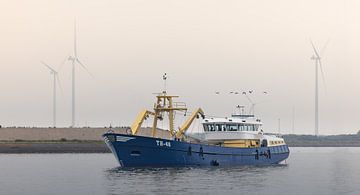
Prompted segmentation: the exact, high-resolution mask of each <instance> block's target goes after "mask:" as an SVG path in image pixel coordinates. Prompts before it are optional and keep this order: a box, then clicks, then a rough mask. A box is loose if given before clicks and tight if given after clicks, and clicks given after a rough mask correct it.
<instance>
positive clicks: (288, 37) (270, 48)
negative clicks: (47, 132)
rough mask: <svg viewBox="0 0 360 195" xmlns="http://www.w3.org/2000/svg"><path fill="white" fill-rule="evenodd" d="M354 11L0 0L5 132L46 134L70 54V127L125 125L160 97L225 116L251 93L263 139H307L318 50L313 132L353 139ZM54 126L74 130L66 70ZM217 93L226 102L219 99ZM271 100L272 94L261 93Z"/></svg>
mask: <svg viewBox="0 0 360 195" xmlns="http://www.w3.org/2000/svg"><path fill="white" fill-rule="evenodd" d="M359 10H360V1H356V0H348V1H344V0H317V1H314V0H301V1H300V0H298V1H295V0H293V1H291V0H290V1H289V0H272V1H268V0H264V1H260V0H257V1H254V0H248V1H246V0H241V1H240V0H237V1H230V0H229V1H220V0H218V1H213V0H182V1H172V0H151V1H148V0H125V1H121V0H114V1H106V0H101V1H100V0H99V1H90V0H83V1H75V0H71V1H70V0H69V1H64V0H59V1H51V0H32V1H26V0H24V1H19V0H0V54H1V55H0V90H1V91H0V124H2V125H3V126H11V125H19V126H23V125H26V126H48V125H51V122H52V80H51V79H52V78H51V75H50V73H49V71H48V70H47V69H46V68H45V67H44V66H43V65H42V64H41V63H40V61H41V60H43V61H45V62H47V63H48V64H50V65H52V66H53V67H55V68H59V65H60V64H61V62H62V61H63V60H64V59H65V58H66V57H67V56H69V55H70V54H72V52H73V25H74V18H76V21H77V29H78V30H77V31H78V56H79V58H80V59H81V60H82V61H83V63H85V64H86V66H87V67H88V69H89V70H90V71H91V72H92V73H93V74H94V78H92V77H90V76H89V75H88V74H87V73H86V72H85V71H84V70H83V69H81V68H80V67H78V68H77V125H79V126H82V125H85V124H87V125H90V126H104V125H107V126H108V125H109V124H110V123H112V124H113V125H119V124H120V125H129V124H131V123H132V122H133V119H134V118H135V116H136V115H137V113H138V112H139V111H140V110H141V109H142V108H149V109H150V108H151V107H152V105H153V101H154V97H153V94H152V93H154V92H159V91H161V89H162V87H163V83H162V79H161V78H162V74H163V73H164V72H167V73H168V75H169V79H168V91H169V92H170V93H174V94H177V95H180V96H181V99H180V101H185V102H187V104H188V106H189V107H190V108H191V110H192V109H194V108H196V107H202V108H203V109H204V110H205V112H206V113H207V114H209V115H212V116H226V115H230V114H231V113H232V112H233V111H234V107H235V106H236V105H238V104H240V105H245V106H248V105H249V102H248V101H247V99H246V98H245V97H244V96H241V95H238V96H235V95H230V94H229V92H230V91H239V92H241V91H245V90H254V91H255V92H256V94H255V95H253V100H254V101H255V102H260V103H259V104H258V105H257V106H256V108H255V110H256V114H257V115H258V116H259V117H260V118H262V120H263V122H264V130H265V131H273V132H274V131H277V128H278V118H281V131H282V132H283V133H289V132H291V124H292V108H293V107H294V108H295V133H306V134H310V133H311V134H313V132H314V74H315V73H314V67H315V66H314V62H313V61H312V60H310V57H311V55H312V54H313V51H312V48H311V45H310V42H309V38H310V37H311V38H312V39H313V41H314V42H315V44H316V46H317V47H318V48H319V50H320V48H322V47H323V45H324V44H325V42H326V41H327V40H328V39H329V38H330V42H329V44H328V47H327V49H326V51H325V52H324V54H323V59H322V60H323V61H322V62H323V65H324V72H325V80H326V90H325V87H324V83H323V82H322V81H321V78H320V80H319V81H320V134H339V133H355V132H357V131H358V130H360V120H359V116H360V101H359V99H360V98H359V97H360V82H359V75H360V59H359V56H360V50H359V47H360V36H359V35H360V12H359ZM60 78H61V81H62V83H61V84H62V87H63V93H60V94H59V96H58V99H59V101H58V107H59V108H58V124H59V125H60V126H69V125H70V122H71V99H70V98H71V66H70V63H69V62H67V63H66V64H64V66H62V68H61V69H60ZM215 91H220V92H222V93H221V94H220V95H215ZM262 91H268V92H269V94H268V95H266V96H265V95H262V94H261V92H262Z"/></svg>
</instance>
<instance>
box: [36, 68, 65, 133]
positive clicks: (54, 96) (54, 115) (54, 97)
mask: <svg viewBox="0 0 360 195" xmlns="http://www.w3.org/2000/svg"><path fill="white" fill-rule="evenodd" d="M41 63H42V64H44V65H45V67H47V68H48V69H49V70H50V74H52V75H53V83H54V86H53V127H56V81H58V82H59V87H60V89H61V85H60V80H59V75H58V72H57V71H56V70H54V69H53V68H51V67H50V66H49V65H47V64H46V63H45V62H41Z"/></svg>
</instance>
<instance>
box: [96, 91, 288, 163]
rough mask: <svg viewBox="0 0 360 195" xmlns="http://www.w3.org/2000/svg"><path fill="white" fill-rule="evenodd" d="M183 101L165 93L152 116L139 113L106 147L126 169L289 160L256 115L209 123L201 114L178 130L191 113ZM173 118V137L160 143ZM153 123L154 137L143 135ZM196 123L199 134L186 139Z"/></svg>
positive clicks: (282, 144)
mask: <svg viewBox="0 0 360 195" xmlns="http://www.w3.org/2000/svg"><path fill="white" fill-rule="evenodd" d="M175 98H178V96H172V95H168V94H167V93H166V91H163V92H162V93H160V94H157V96H156V102H155V104H154V107H153V110H154V111H148V110H143V111H141V112H140V114H139V115H138V117H137V118H136V120H135V122H134V123H133V125H132V126H131V128H130V129H129V131H128V132H127V133H124V134H119V133H114V132H112V131H110V132H107V133H105V134H104V135H103V137H104V140H105V143H106V144H107V146H108V147H109V148H110V150H111V151H112V153H113V154H114V155H115V157H116V159H117V160H118V162H119V164H120V166H121V167H173V166H235V165H271V164H278V163H280V162H282V161H284V160H286V159H287V158H288V156H289V153H290V151H289V148H288V146H287V144H286V143H285V141H284V139H283V138H281V136H279V135H269V134H265V133H264V132H263V130H262V122H261V120H260V119H258V118H256V117H255V116H254V115H253V114H244V113H235V114H232V115H231V116H230V117H216V118H215V117H207V116H206V115H205V114H204V112H203V110H202V109H201V108H198V109H196V110H195V111H194V112H193V113H192V114H191V115H190V116H189V117H188V118H187V119H186V121H185V122H184V124H182V126H181V127H180V128H178V129H177V130H175V128H174V116H175V112H186V111H187V107H186V104H185V103H183V102H175V101H173V100H174V99H175ZM165 113H167V114H168V121H169V129H168V131H169V135H170V136H169V137H168V138H163V137H160V136H159V135H158V134H157V132H158V131H159V130H158V127H157V126H158V121H159V120H163V119H164V116H166V115H165ZM149 117H153V122H152V129H151V136H140V135H138V131H139V128H140V127H141V125H142V123H143V122H144V120H146V119H148V118H149ZM194 120H201V122H200V124H201V125H200V128H202V129H200V131H198V132H196V133H191V134H189V133H187V130H188V129H189V127H190V126H191V124H192V123H193V121H194Z"/></svg>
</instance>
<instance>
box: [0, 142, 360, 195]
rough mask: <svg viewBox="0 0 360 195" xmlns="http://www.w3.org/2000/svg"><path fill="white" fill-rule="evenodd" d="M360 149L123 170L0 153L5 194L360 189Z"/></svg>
mask: <svg viewBox="0 0 360 195" xmlns="http://www.w3.org/2000/svg"><path fill="white" fill-rule="evenodd" d="M359 162H360V148H291V155H290V158H289V159H288V160H287V162H286V164H285V165H277V166H268V167H228V168H221V167H217V168H216V167H215V168H214V167H207V168H197V167H195V168H163V169H119V168H117V162H116V160H115V158H114V157H113V156H112V154H0V194H240V193H241V194H262V195H263V194H360V163H359Z"/></svg>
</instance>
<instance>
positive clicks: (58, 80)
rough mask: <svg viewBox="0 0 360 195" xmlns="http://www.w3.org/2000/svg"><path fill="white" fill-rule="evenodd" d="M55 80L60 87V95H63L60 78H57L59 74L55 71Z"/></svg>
mask: <svg viewBox="0 0 360 195" xmlns="http://www.w3.org/2000/svg"><path fill="white" fill-rule="evenodd" d="M55 77H56V80H57V82H58V85H59V88H60V92H61V96H64V90H63V88H62V85H61V81H60V78H59V74H57V73H56V76H55Z"/></svg>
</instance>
